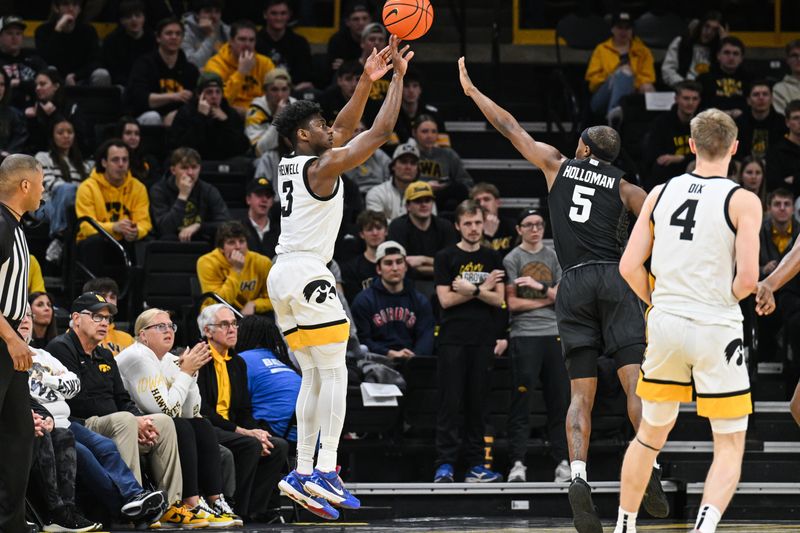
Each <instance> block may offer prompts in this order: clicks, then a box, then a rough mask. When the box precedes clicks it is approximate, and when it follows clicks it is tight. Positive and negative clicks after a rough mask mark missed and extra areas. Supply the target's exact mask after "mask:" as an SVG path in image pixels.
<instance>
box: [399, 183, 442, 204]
mask: <svg viewBox="0 0 800 533" xmlns="http://www.w3.org/2000/svg"><path fill="white" fill-rule="evenodd" d="M434 197H435V195H434V194H433V189H432V188H431V186H430V184H429V183H425V182H424V181H414V182H412V183H410V184H409V185H408V188H407V189H406V193H405V195H404V198H405V201H406V202H411V201H413V200H419V199H420V198H434Z"/></svg>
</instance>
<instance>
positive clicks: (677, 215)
mask: <svg viewBox="0 0 800 533" xmlns="http://www.w3.org/2000/svg"><path fill="white" fill-rule="evenodd" d="M698 201H699V200H686V201H685V202H683V203H682V204H681V205H680V207H678V209H676V210H675V212H674V213H672V217H671V218H670V219H669V225H670V226H678V227H679V228H683V231H681V234H680V239H681V240H682V241H691V240H692V239H694V226H695V224H697V222H696V221H695V219H694V216H695V212H696V211H697V202H698Z"/></svg>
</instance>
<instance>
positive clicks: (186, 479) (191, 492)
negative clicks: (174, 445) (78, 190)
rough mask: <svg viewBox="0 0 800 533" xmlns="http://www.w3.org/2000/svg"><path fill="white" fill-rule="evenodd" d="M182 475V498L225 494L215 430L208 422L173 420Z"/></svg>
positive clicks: (193, 419) (199, 419)
mask: <svg viewBox="0 0 800 533" xmlns="http://www.w3.org/2000/svg"><path fill="white" fill-rule="evenodd" d="M172 421H173V422H175V433H176V434H177V438H178V454H179V455H180V457H181V471H182V472H183V497H184V498H188V497H190V496H212V495H214V496H216V495H217V494H222V469H221V467H220V455H219V444H218V443H217V436H216V434H215V433H214V426H212V425H211V422H209V421H208V419H207V418H173V419H172Z"/></svg>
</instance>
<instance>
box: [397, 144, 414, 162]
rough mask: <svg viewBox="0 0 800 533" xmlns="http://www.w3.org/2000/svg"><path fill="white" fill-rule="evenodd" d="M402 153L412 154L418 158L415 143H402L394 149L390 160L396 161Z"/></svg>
mask: <svg viewBox="0 0 800 533" xmlns="http://www.w3.org/2000/svg"><path fill="white" fill-rule="evenodd" d="M404 155H413V156H414V157H416V158H417V159H418V160H419V148H417V145H416V143H404V144H401V145H400V146H398V147H397V148H395V149H394V154H392V162H394V161H397V160H398V159H400V158H401V157H403V156H404Z"/></svg>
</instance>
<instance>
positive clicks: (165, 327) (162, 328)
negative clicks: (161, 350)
mask: <svg viewBox="0 0 800 533" xmlns="http://www.w3.org/2000/svg"><path fill="white" fill-rule="evenodd" d="M151 328H153V329H156V330H157V331H158V332H159V333H166V332H167V331H170V330H172V332H173V333H175V332H176V331H178V324H173V323H171V322H170V323H167V322H160V323H158V324H151V325H149V326H145V327H143V328H142V329H151Z"/></svg>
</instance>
